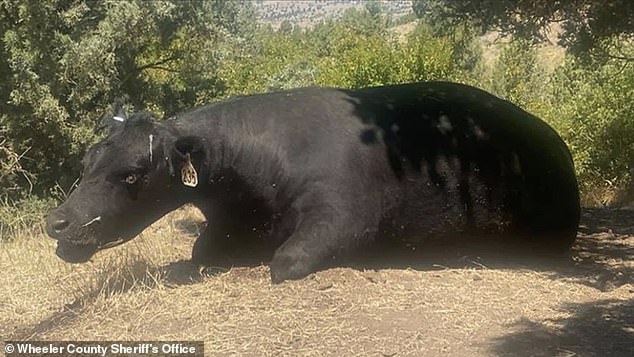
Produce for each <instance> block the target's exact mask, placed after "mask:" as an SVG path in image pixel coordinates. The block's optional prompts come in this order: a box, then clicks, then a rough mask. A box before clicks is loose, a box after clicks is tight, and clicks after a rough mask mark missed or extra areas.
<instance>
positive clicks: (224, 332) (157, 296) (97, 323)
mask: <svg viewBox="0 0 634 357" xmlns="http://www.w3.org/2000/svg"><path fill="white" fill-rule="evenodd" d="M192 217H193V218H192ZM201 221H202V218H201V217H200V215H199V214H197V213H196V212H194V211H193V210H192V209H184V210H179V211H177V212H175V213H173V214H171V215H170V216H168V217H166V218H164V219H163V220H161V221H160V222H158V223H157V224H155V225H153V226H152V227H150V228H148V229H147V230H146V232H144V234H143V235H142V237H140V238H138V239H136V240H135V241H133V242H130V243H128V244H126V245H123V246H121V247H117V248H114V249H111V250H109V251H106V252H103V253H101V254H99V255H98V256H97V257H95V258H94V259H93V261H92V262H90V263H87V264H83V265H69V264H65V263H63V262H61V261H60V260H59V259H57V258H56V257H55V256H54V254H53V242H52V240H50V239H47V238H45V237H44V235H43V234H41V233H37V234H36V233H34V234H29V235H25V237H21V238H20V239H16V240H14V241H13V242H8V243H7V242H5V243H1V244H0V269H1V270H2V275H1V276H0V286H2V287H3V289H1V290H0V338H2V340H7V339H25V340H57V339H65V340H69V339H86V340H119V339H122V340H143V339H145V340H166V339H174V340H176V339H182V340H204V341H205V352H206V354H207V355H245V356H269V355H276V356H278V355H281V356H296V355H307V356H313V355H314V356H322V355H338V356H355V355H359V356H634V277H633V273H634V211H633V210H614V209H585V210H584V215H583V222H582V223H583V224H582V226H581V228H580V233H579V240H578V242H577V244H576V245H575V247H574V249H573V251H572V252H571V254H570V255H569V256H566V257H560V258H543V257H542V258H539V257H534V256H532V257H531V256H526V255H522V254H518V252H515V251H508V250H506V249H502V248H501V247H499V246H498V247H495V246H490V245H487V244H482V245H478V244H477V243H476V242H471V243H470V244H468V243H465V242H461V243H453V244H448V243H443V244H440V243H430V244H429V245H428V246H422V247H419V248H418V249H417V252H416V254H410V255H403V256H399V257H398V259H393V260H392V262H390V263H383V264H376V265H374V266H372V264H370V265H366V266H364V267H356V268H341V267H340V268H333V269H329V270H326V271H322V272H319V273H316V274H313V275H311V276H310V277H308V278H306V279H303V280H300V281H295V282H287V283H284V284H280V285H271V284H270V282H269V271H268V268H267V267H266V266H265V265H257V266H252V267H248V266H245V267H235V268H232V269H229V270H223V269H206V270H204V271H202V272H201V271H200V270H199V269H198V268H197V267H195V266H193V265H192V264H190V263H189V262H188V261H187V259H188V257H189V253H190V249H191V245H192V243H193V240H194V237H195V236H196V233H197V231H198V230H199V229H200V226H201ZM394 258H396V257H394Z"/></svg>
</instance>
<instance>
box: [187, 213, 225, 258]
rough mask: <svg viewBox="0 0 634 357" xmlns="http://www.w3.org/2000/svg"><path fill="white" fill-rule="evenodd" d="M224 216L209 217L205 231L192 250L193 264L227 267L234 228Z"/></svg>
mask: <svg viewBox="0 0 634 357" xmlns="http://www.w3.org/2000/svg"><path fill="white" fill-rule="evenodd" d="M227 223H228V222H227V221H225V220H223V217H222V216H211V217H208V223H207V227H206V228H205V230H204V231H203V232H202V233H201V234H200V236H198V239H196V242H194V246H193V248H192V262H193V263H196V264H202V265H211V264H215V265H227V264H228V263H229V259H228V256H227V253H228V251H229V250H230V247H231V242H230V239H231V235H232V233H233V234H235V233H234V232H233V227H232V225H231V224H227Z"/></svg>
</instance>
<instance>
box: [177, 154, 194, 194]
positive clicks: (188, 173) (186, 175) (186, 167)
mask: <svg viewBox="0 0 634 357" xmlns="http://www.w3.org/2000/svg"><path fill="white" fill-rule="evenodd" d="M186 156H187V158H186V160H185V163H184V164H183V167H182V168H181V180H182V181H183V185H185V186H189V187H196V186H198V173H197V172H196V169H195V168H194V165H192V159H191V157H190V156H189V153H187V154H186Z"/></svg>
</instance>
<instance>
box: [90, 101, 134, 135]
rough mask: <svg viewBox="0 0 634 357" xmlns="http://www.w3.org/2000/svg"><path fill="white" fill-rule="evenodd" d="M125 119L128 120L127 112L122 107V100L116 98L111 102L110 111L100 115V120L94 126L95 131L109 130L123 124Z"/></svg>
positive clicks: (98, 132)
mask: <svg viewBox="0 0 634 357" xmlns="http://www.w3.org/2000/svg"><path fill="white" fill-rule="evenodd" d="M126 120H128V114H127V113H126V111H125V108H124V107H123V100H121V99H117V100H115V102H114V103H113V104H112V113H108V114H106V115H104V116H103V117H101V120H100V121H99V122H98V123H97V125H96V126H95V133H97V134H100V133H101V132H103V131H104V130H108V132H110V131H112V130H113V129H114V128H116V127H119V126H121V125H123V124H125V122H126Z"/></svg>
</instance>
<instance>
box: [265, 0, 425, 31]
mask: <svg viewBox="0 0 634 357" xmlns="http://www.w3.org/2000/svg"><path fill="white" fill-rule="evenodd" d="M378 3H379V4H380V6H381V9H382V10H383V11H384V12H385V13H387V14H389V15H390V16H392V18H395V19H396V18H399V17H402V16H405V15H408V14H412V13H413V10H412V2H411V1H405V0H397V1H385V0H383V1H378ZM367 4H368V1H364V0H322V1H257V2H256V3H255V8H256V11H257V14H258V15H257V16H258V21H260V22H263V23H269V24H271V25H273V26H274V27H275V26H279V24H280V23H282V22H283V21H290V22H291V23H293V24H297V25H299V26H301V27H308V26H311V25H314V24H316V23H319V22H320V21H323V20H324V19H327V18H332V17H335V18H336V17H338V16H340V15H341V14H342V13H343V12H344V11H345V10H347V9H351V8H363V7H365V6H366V5H367Z"/></svg>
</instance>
